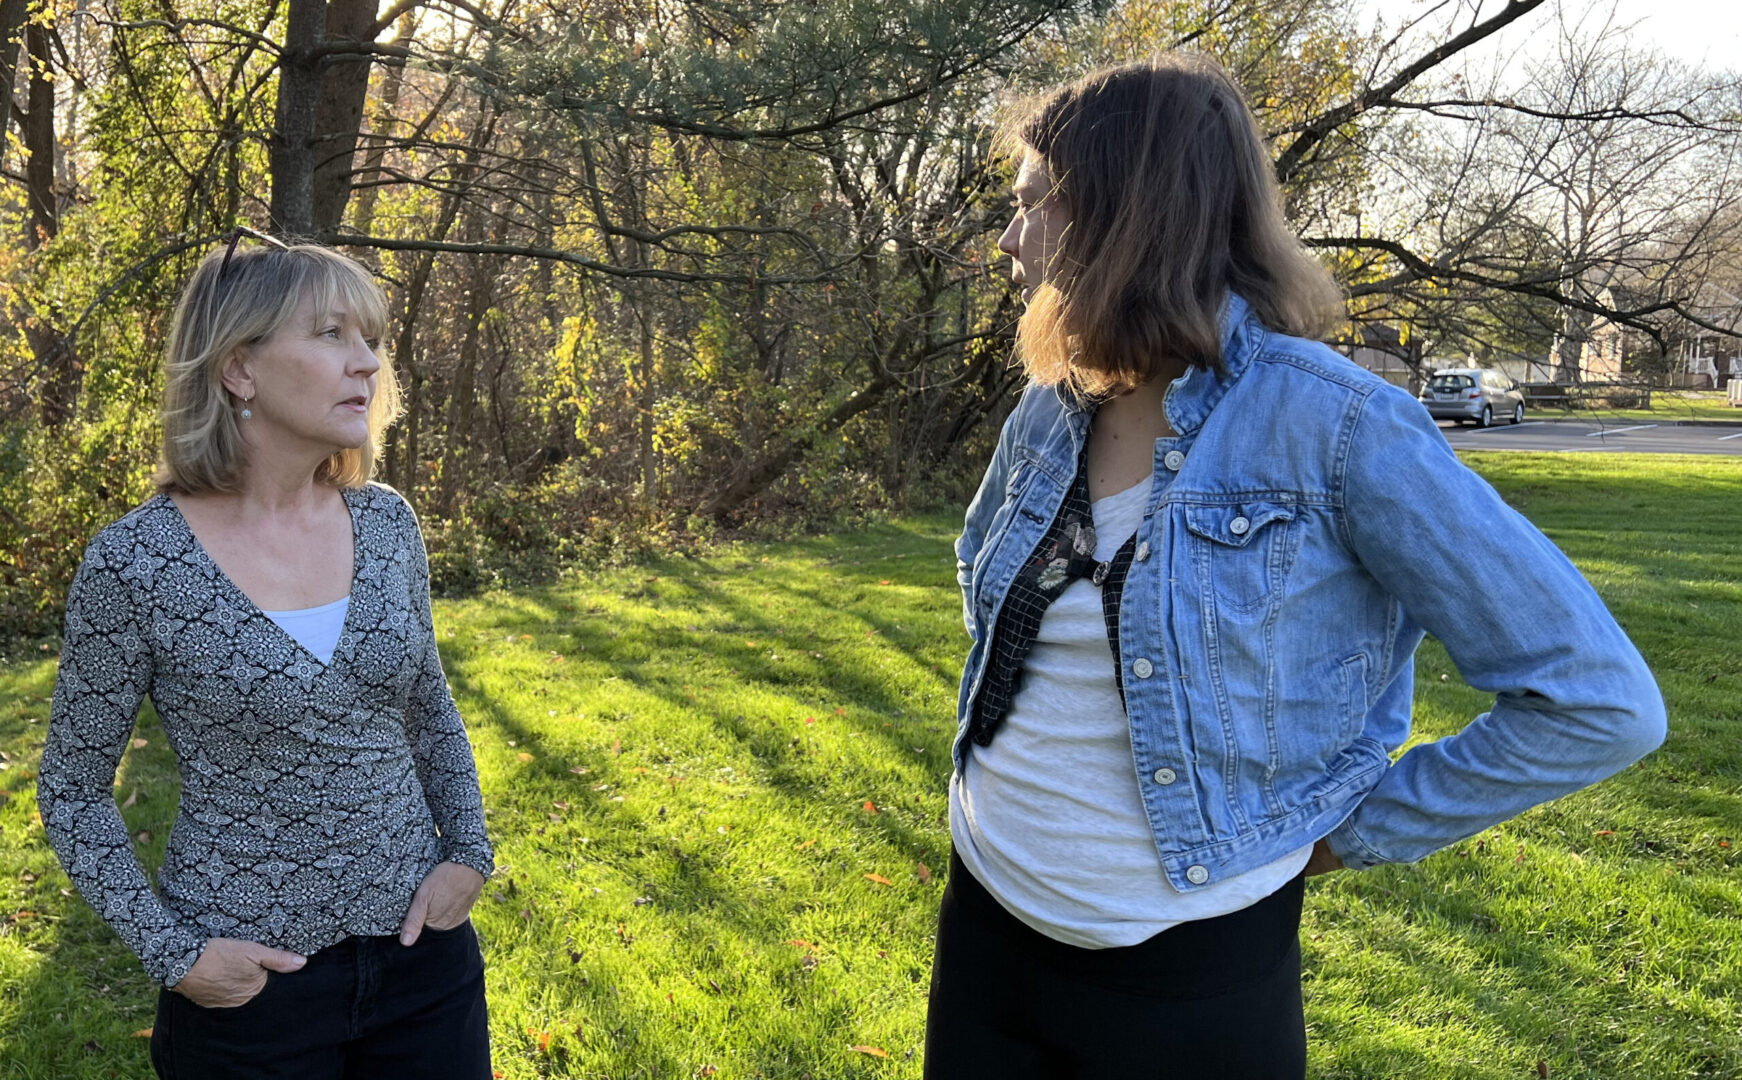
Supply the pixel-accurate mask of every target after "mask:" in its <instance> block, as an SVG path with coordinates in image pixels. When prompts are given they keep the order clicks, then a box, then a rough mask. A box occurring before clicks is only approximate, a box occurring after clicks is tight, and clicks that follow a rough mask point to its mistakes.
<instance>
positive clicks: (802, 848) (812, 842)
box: [796, 836, 817, 851]
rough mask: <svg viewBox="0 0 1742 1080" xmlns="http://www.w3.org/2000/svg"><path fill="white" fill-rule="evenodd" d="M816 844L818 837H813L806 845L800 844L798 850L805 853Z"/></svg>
mask: <svg viewBox="0 0 1742 1080" xmlns="http://www.w3.org/2000/svg"><path fill="white" fill-rule="evenodd" d="M816 842H817V840H816V837H814V836H813V837H811V838H810V839H809V840H806V841H805V842H804V843H802V844H800V845H799V846H798V847H797V849H796V850H798V851H803V850H804V849H805V848H807V847H810V846H811V845H812V844H815V843H816Z"/></svg>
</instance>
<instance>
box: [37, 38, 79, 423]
mask: <svg viewBox="0 0 1742 1080" xmlns="http://www.w3.org/2000/svg"><path fill="white" fill-rule="evenodd" d="M49 33H50V31H49V29H48V28H47V27H45V26H41V25H36V24H32V25H30V26H28V27H26V28H25V30H24V45H25V49H26V51H27V52H28V53H29V56H30V91H29V102H30V112H29V113H28V114H27V115H26V116H25V118H24V149H25V166H24V179H25V198H26V199H27V201H28V202H29V205H30V218H29V221H28V223H27V224H26V226H25V228H26V229H27V230H28V235H27V236H26V237H25V247H26V248H27V249H28V250H30V251H35V250H37V249H38V248H40V247H42V245H44V244H46V243H48V242H49V241H50V240H53V239H54V238H55V235H56V234H57V233H59V232H60V203H59V199H58V196H57V195H56V193H55V186H54V158H55V152H56V145H55V137H54V73H53V71H52V70H51V68H50V50H51V44H50V41H49ZM24 336H25V339H26V340H27V341H28V342H29V343H30V350H31V352H32V353H33V354H34V355H35V357H36V362H37V365H38V367H39V369H40V370H41V372H42V392H41V395H40V397H39V398H38V400H37V407H38V411H39V415H40V417H41V418H42V422H43V424H44V425H46V426H50V427H53V426H55V425H58V424H62V423H65V422H66V421H68V420H70V419H72V416H73V405H74V403H75V402H77V401H78V396H79V382H80V377H79V376H80V370H79V359H78V354H77V353H75V352H74V351H73V350H72V349H71V348H70V347H68V345H67V344H66V341H65V339H64V338H63V336H62V335H61V333H60V331H59V330H56V329H55V327H54V323H53V321H52V318H51V316H50V313H49V312H45V311H42V310H41V309H38V310H36V311H34V312H32V313H31V314H30V315H29V316H28V317H27V319H26V321H25V325H24Z"/></svg>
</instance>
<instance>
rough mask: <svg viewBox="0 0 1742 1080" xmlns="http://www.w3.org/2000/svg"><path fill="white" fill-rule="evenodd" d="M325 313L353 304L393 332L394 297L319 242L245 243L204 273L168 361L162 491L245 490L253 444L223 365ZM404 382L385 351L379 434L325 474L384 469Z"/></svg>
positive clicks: (183, 310)
mask: <svg viewBox="0 0 1742 1080" xmlns="http://www.w3.org/2000/svg"><path fill="white" fill-rule="evenodd" d="M305 301H308V302H311V303H312V304H313V305H314V309H315V312H316V317H317V318H319V317H321V316H322V315H323V314H324V313H326V312H328V311H331V310H332V309H333V308H334V307H336V306H337V305H338V302H341V301H342V302H343V304H344V306H345V307H346V308H347V309H348V310H349V311H350V313H351V315H352V316H353V317H354V318H356V320H357V322H358V323H359V324H360V326H361V328H362V331H363V336H364V337H366V338H371V339H374V338H380V337H382V336H383V335H384V334H385V333H386V330H387V300H386V298H385V297H384V296H382V294H381V289H380V287H379V286H377V285H376V284H375V280H374V279H373V278H372V277H370V275H369V271H367V270H365V269H364V268H363V267H362V266H360V265H359V264H357V263H356V262H353V261H352V260H351V259H348V258H346V257H345V256H343V255H341V254H339V253H338V252H336V251H333V250H332V249H330V248H325V247H321V246H319V245H317V244H295V245H292V246H290V247H288V248H276V247H271V248H265V247H263V248H245V249H242V250H237V251H235V252H234V254H233V255H232V256H231V258H230V262H229V266H228V267H227V268H225V267H224V252H222V251H214V252H212V253H211V254H210V255H208V256H206V258H205V259H204V260H202V261H201V263H200V265H199V268H198V269H196V270H195V271H194V276H193V280H192V281H190V282H189V283H188V287H187V291H186V292H184V293H182V297H181V302H180V303H179V304H177V305H176V309H175V320H174V322H173V324H172V325H171V327H170V332H169V350H168V354H167V356H166V358H165V365H164V386H163V451H162V454H163V456H162V460H161V461H160V462H159V464H158V467H157V474H156V475H155V476H154V477H153V478H152V479H153V481H154V482H155V483H156V484H157V486H158V488H159V490H162V491H179V492H189V493H192V492H199V491H235V490H237V488H238V486H239V485H240V484H241V479H242V465H243V462H244V460H245V457H246V454H247V450H248V447H247V444H246V443H244V442H243V441H242V432H241V429H240V427H239V423H240V422H239V421H238V419H237V416H236V406H237V401H236V399H235V397H234V395H232V394H231V393H230V392H229V390H227V389H226V388H225V387H224V381H223V368H224V362H225V361H226V360H228V359H229V358H230V357H231V356H232V355H234V353H235V352H236V351H237V350H238V349H247V348H249V347H250V346H253V345H258V344H260V343H261V342H263V341H265V340H266V339H267V338H270V337H271V336H272V335H273V334H275V333H277V332H278V331H279V330H280V329H281V328H283V327H284V326H285V325H286V324H288V323H289V322H290V321H291V320H292V319H293V318H295V317H296V314H297V311H298V309H299V308H301V306H302V304H303V303H304V302H305ZM399 408H400V403H399V383H398V381H397V380H396V379H395V378H394V375H393V367H392V365H391V364H390V363H388V360H387V358H386V357H385V356H383V357H381V369H380V370H379V371H378V372H376V374H375V393H374V395H373V396H372V397H371V398H370V401H369V436H368V438H367V439H366V440H365V441H364V443H363V445H362V446H359V447H354V448H351V449H347V450H340V451H339V452H338V453H336V454H334V455H332V456H331V457H329V458H327V459H326V460H325V461H323V462H322V463H321V464H320V466H319V467H318V468H317V469H316V470H315V480H316V481H317V482H319V483H324V484H330V485H332V486H334V487H360V486H362V485H363V484H366V483H368V482H369V478H370V477H371V476H372V475H374V472H375V459H376V456H377V454H378V452H379V449H380V446H381V435H382V433H383V432H384V431H386V430H387V427H388V425H390V424H392V423H393V421H394V420H395V419H396V418H397V417H398V416H399Z"/></svg>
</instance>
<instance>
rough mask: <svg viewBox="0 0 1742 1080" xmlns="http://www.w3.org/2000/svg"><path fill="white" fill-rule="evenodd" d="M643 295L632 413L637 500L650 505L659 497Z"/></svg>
mask: <svg viewBox="0 0 1742 1080" xmlns="http://www.w3.org/2000/svg"><path fill="white" fill-rule="evenodd" d="M649 302H650V301H649V299H648V297H646V296H645V295H643V296H642V297H641V302H640V303H639V304H637V305H636V306H635V319H636V322H637V323H639V324H640V330H641V365H640V367H639V369H638V370H637V371H636V373H635V381H636V383H637V384H638V385H637V386H636V388H635V391H636V393H635V397H636V402H635V416H636V423H637V426H638V427H639V429H640V430H639V431H638V433H637V434H638V436H639V437H638V439H637V441H638V442H639V443H640V446H641V501H642V502H644V503H646V504H647V505H648V506H652V505H653V504H654V503H655V502H656V501H657V500H658V498H659V463H658V459H657V458H656V457H655V455H654V452H653V403H654V389H655V388H654V383H653V317H652V315H651V313H649V312H648V310H647V305H648V304H649Z"/></svg>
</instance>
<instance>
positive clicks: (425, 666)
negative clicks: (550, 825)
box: [405, 507, 496, 878]
mask: <svg viewBox="0 0 1742 1080" xmlns="http://www.w3.org/2000/svg"><path fill="white" fill-rule="evenodd" d="M406 518H407V521H408V523H409V524H408V528H409V530H410V534H411V535H410V536H409V537H408V539H407V541H406V542H407V544H408V545H409V547H410V550H411V556H412V567H411V570H412V572H411V576H410V583H409V586H410V589H411V606H412V610H413V611H414V613H415V615H416V618H417V619H418V622H419V625H420V626H421V627H422V631H423V632H422V634H421V635H420V637H421V638H422V640H423V641H424V642H425V643H426V647H425V648H424V649H423V650H422V652H421V654H420V655H418V656H415V657H413V658H412V660H411V662H412V663H414V664H416V665H417V671H416V674H415V675H414V676H413V678H412V683H411V695H410V701H409V702H408V706H407V709H406V718H405V719H406V733H407V735H408V736H409V737H410V739H411V757H412V761H413V763H414V764H415V765H416V767H417V778H418V780H419V781H420V782H421V783H422V784H423V796H424V799H425V800H427V801H428V803H429V810H430V816H431V817H432V818H434V819H435V823H436V828H437V829H439V830H440V831H441V857H442V860H443V861H444V862H456V863H459V864H461V865H462V866H469V867H471V868H472V869H474V870H476V871H478V873H480V874H483V875H484V876H485V877H486V878H487V877H489V876H490V875H491V874H492V873H493V872H494V871H495V868H496V863H495V858H494V856H493V854H492V853H491V850H490V841H489V838H488V837H487V836H486V834H485V831H484V799H483V795H482V794H481V793H480V791H479V790H478V766H477V762H476V761H474V760H473V757H472V744H471V743H470V742H469V741H467V739H466V725H465V723H464V722H463V721H462V720H461V719H460V710H459V709H458V707H456V706H455V705H454V695H453V693H452V691H450V690H449V689H448V677H447V673H446V672H444V671H443V670H442V658H441V654H440V653H439V652H437V651H436V639H435V620H434V617H433V616H432V614H431V612H430V600H429V556H428V554H427V553H426V552H425V550H424V546H423V533H422V531H421V530H420V529H419V528H418V526H417V518H416V517H415V516H414V515H413V514H412V513H411V510H410V507H407V508H406Z"/></svg>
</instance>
